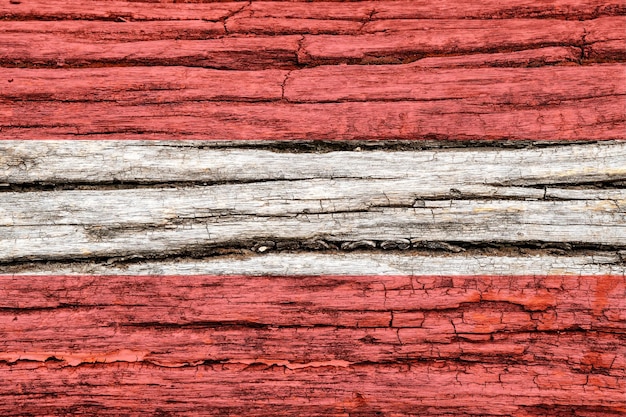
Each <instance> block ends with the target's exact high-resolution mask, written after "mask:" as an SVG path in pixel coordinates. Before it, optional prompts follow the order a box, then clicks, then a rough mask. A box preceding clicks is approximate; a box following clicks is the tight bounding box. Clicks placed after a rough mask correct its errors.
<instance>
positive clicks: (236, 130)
mask: <svg viewBox="0 0 626 417" xmlns="http://www.w3.org/2000/svg"><path fill="white" fill-rule="evenodd" d="M625 107H626V101H625V100H624V98H623V97H621V96H610V97H599V98H589V99H581V100H573V101H564V102H561V103H554V104H552V105H547V106H544V107H533V106H530V107H519V106H515V105H502V106H493V105H487V104H484V105H480V104H472V103H464V102H457V101H456V100H441V101H430V102H429V101H427V102H410V101H399V102H391V103H389V102H372V103H369V102H348V103H322V104H319V103H312V104H299V105H298V104H293V103H228V102H227V103H212V102H200V103H175V104H171V105H170V104H167V103H164V104H161V105H150V104H147V105H143V106H132V107H125V106H120V105H118V104H116V103H61V102H51V103H36V102H26V103H21V102H20V103H14V104H12V105H11V106H10V107H9V106H7V107H5V108H4V109H2V113H3V114H2V117H1V118H0V129H1V130H0V139H5V140H6V139H72V138H74V139H76V138H78V139H81V138H82V139H94V140H95V139H118V140H119V139H153V140H156V139H161V140H168V139H204V140H355V139H356V140H399V139H405V140H423V139H435V138H436V139H441V140H610V139H621V138H623V137H624V122H625V120H626V111H625Z"/></svg>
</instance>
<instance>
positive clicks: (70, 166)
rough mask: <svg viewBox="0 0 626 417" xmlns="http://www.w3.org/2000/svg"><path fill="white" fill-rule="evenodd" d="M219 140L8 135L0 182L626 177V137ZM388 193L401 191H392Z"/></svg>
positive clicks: (425, 187) (1, 151) (451, 184)
mask: <svg viewBox="0 0 626 417" xmlns="http://www.w3.org/2000/svg"><path fill="white" fill-rule="evenodd" d="M219 145H220V143H215V142H213V143H212V142H208V143H207V142H204V141H185V142H176V141H131V142H128V141H119V140H118V141H116V140H109V141H59V140H49V141H47V140H39V141H19V140H8V141H1V142H0V164H1V165H2V167H3V170H2V171H0V183H3V184H4V186H5V187H6V186H8V185H11V184H15V185H20V184H29V183H38V182H43V183H56V184H59V185H63V184H68V183H69V184H86V185H88V184H93V185H98V184H107V183H115V182H117V183H121V184H123V183H129V184H130V185H131V186H132V184H142V183H143V184H151V183H156V184H163V183H167V182H174V183H178V182H187V183H198V185H202V183H207V185H215V184H216V183H236V182H246V183H250V182H263V181H266V182H268V181H277V180H283V181H296V180H298V181H305V180H332V179H337V180H355V181H356V180H359V179H362V180H363V181H364V182H367V181H368V180H370V179H371V180H380V181H382V180H400V181H401V180H407V181H411V180H413V181H415V184H414V186H415V187H418V188H416V190H421V191H420V192H426V193H429V194H428V195H431V196H432V195H441V194H438V193H443V194H445V193H450V188H455V187H463V186H472V187H476V186H482V187H486V188H483V189H484V190H487V189H488V187H489V186H492V187H496V188H498V189H499V190H501V191H504V190H505V189H507V188H509V189H511V190H514V189H515V187H526V188H525V189H524V190H520V191H521V192H522V193H523V194H522V195H526V196H528V197H533V196H539V194H537V193H536V194H532V193H533V190H532V189H531V188H527V187H536V188H537V189H538V190H539V193H543V187H544V186H547V187H548V188H551V189H554V188H558V186H559V185H562V186H566V185H567V184H570V185H576V184H581V183H583V184H584V183H594V182H596V183H602V182H609V183H610V182H619V181H625V180H626V162H625V161H626V143H624V142H623V141H615V142H610V141H607V142H602V143H590V144H576V143H572V144H568V145H567V146H553V147H547V148H542V147H538V148H526V149H498V148H475V149H466V148H463V147H462V146H461V145H462V144H459V146H460V147H458V148H450V149H425V150H418V151H385V150H373V151H361V152H359V150H356V151H334V152H327V153H309V152H305V153H285V152H280V151H272V150H263V149H260V150H256V149H238V148H237V147H236V146H235V145H233V147H232V148H220V146H219ZM231 145H232V144H231ZM420 184H421V185H420ZM431 187H433V188H431ZM437 190H439V191H437ZM385 191H386V192H388V193H390V194H392V195H393V190H391V189H389V190H385ZM584 191H585V193H590V192H591V190H590V189H587V190H584ZM597 191H602V190H597ZM609 191H610V190H608V189H607V190H604V192H609ZM569 192H570V193H573V192H575V190H569ZM524 193H526V194H524ZM457 194H458V193H457ZM461 194H462V190H461ZM496 195H497V194H496ZM541 195H543V194H541ZM450 196H451V195H450Z"/></svg>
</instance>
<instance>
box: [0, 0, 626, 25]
mask: <svg viewBox="0 0 626 417" xmlns="http://www.w3.org/2000/svg"><path fill="white" fill-rule="evenodd" d="M149 3H150V4H146V2H124V1H117V0H116V1H107V0H96V1H93V0H71V1H64V0H48V1H41V0H33V1H28V2H26V1H23V2H18V1H15V2H12V3H5V4H2V6H1V7H0V16H2V17H3V18H5V19H6V18H9V19H21V20H24V19H41V20H46V19H89V20H93V19H102V20H115V19H119V18H122V19H128V20H159V19H179V20H197V19H203V20H213V21H219V20H226V19H228V18H229V16H234V15H242V16H246V15H254V16H258V17H274V18H296V19H299V18H300V19H329V18H330V19H333V20H339V19H343V20H355V21H367V20H368V19H442V18H443V19H445V18H483V19H484V18H487V19H494V18H510V17H518V18H523V17H540V18H550V17H557V18H570V19H573V18H578V19H588V18H593V17H597V16H602V15H609V16H611V15H617V14H625V13H626V7H624V5H623V4H622V3H621V2H619V1H602V0H587V1H584V0H559V1H554V2H550V3H549V4H546V3H539V4H538V3H536V2H533V1H529V0H514V1H507V2H506V3H502V2H499V1H495V0H489V1H482V2H480V4H470V3H458V2H443V3H441V4H439V7H436V8H435V7H431V6H430V5H429V4H427V3H423V4H422V3H415V2H412V1H406V0H405V1H359V2H335V1H321V2H320V1H314V2H310V1H306V2H287V1H254V2H252V3H249V2H243V1H240V2H237V1H233V2H222V1H202V2H195V1H194V2H173V1H163V2H158V3H156V4H155V3H154V2H149Z"/></svg>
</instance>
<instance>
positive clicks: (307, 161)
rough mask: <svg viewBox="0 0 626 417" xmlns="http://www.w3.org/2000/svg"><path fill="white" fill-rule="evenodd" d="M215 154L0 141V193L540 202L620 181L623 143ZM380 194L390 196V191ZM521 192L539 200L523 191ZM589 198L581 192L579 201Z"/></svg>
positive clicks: (181, 147) (209, 147)
mask: <svg viewBox="0 0 626 417" xmlns="http://www.w3.org/2000/svg"><path fill="white" fill-rule="evenodd" d="M589 82H591V83H593V81H589ZM218 145H219V143H215V142H204V141H184V142H177V141H131V142H128V141H119V140H108V141H60V140H49V141H42V140H34V141H16V140H7V141H0V167H1V168H0V183H4V184H5V185H9V184H15V185H20V184H29V183H38V182H43V183H56V184H59V185H62V184H67V183H69V184H94V185H97V184H100V183H130V184H137V183H147V184H150V183H157V184H158V183H166V182H175V183H176V182H187V183H198V184H199V185H200V184H202V183H205V182H206V183H208V184H210V185H214V184H216V183H236V182H262V181H275V180H284V181H295V180H332V179H337V180H359V179H362V181H363V182H364V183H366V182H367V181H368V180H379V181H382V180H400V183H401V181H402V180H407V181H414V184H413V186H414V187H417V188H415V190H416V191H417V190H419V192H426V193H427V195H431V196H432V195H441V194H438V193H449V192H450V188H457V189H459V190H461V191H462V188H463V187H468V186H469V187H477V186H481V187H485V188H483V190H488V189H489V188H488V187H489V186H492V187H497V188H498V189H500V190H502V191H504V190H505V189H506V188H509V189H510V190H514V189H515V187H537V189H538V190H539V192H542V191H543V187H544V186H547V187H548V188H550V191H551V192H553V191H554V189H555V188H558V187H559V185H561V186H567V185H568V184H569V185H579V184H581V183H583V184H584V183H593V182H597V183H601V182H609V183H610V182H615V181H625V180H626V142H624V141H616V142H601V143H590V144H576V143H571V144H569V145H567V146H554V147H547V148H541V147H539V148H525V149H498V148H473V149H472V148H463V147H462V142H459V143H458V146H459V148H450V149H425V150H418V151H395V152H391V151H384V150H382V151H381V150H375V151H362V152H358V151H356V152H355V151H339V152H337V151H335V152H327V153H312V152H306V153H283V152H280V151H276V152H274V151H270V150H255V149H238V148H237V147H232V148H220V147H219V146H218ZM231 145H232V144H231ZM233 146H234V145H233ZM292 188H293V187H292ZM429 190H431V191H429ZM437 190H438V191H437ZM328 191H329V192H330V191H331V190H328ZM384 191H386V192H388V193H389V194H391V195H393V190H392V189H387V190H384ZM598 191H600V190H598ZM609 191H610V190H603V192H609ZM520 192H522V195H525V196H529V197H533V196H536V195H538V194H532V193H533V190H532V189H530V188H526V189H525V190H521V191H520ZM568 192H569V193H575V192H576V191H575V190H569V191H568ZM589 192H591V190H590V189H589V188H587V189H586V190H585V193H589ZM457 194H458V193H457ZM461 194H462V193H461ZM496 196H497V193H496Z"/></svg>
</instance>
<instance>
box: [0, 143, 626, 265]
mask: <svg viewBox="0 0 626 417" xmlns="http://www.w3.org/2000/svg"><path fill="white" fill-rule="evenodd" d="M31 143H32V142H31ZM35 143H37V144H39V145H40V146H41V148H40V150H39V151H37V150H36V149H37V148H36V147H31V146H29V145H28V142H24V143H22V144H21V145H22V146H23V147H22V148H21V149H20V147H15V146H14V143H12V142H8V143H6V145H5V147H6V149H11V151H10V152H9V158H11V159H8V160H7V166H11V167H13V168H12V169H11V170H10V171H9V172H8V173H7V174H8V175H7V176H6V179H3V181H6V182H7V183H8V186H9V187H10V186H11V183H13V182H15V185H19V184H20V183H22V184H24V183H25V184H26V185H28V184H29V183H36V182H37V181H50V180H55V181H58V179H59V176H63V177H62V178H65V179H66V181H71V178H72V177H71V176H70V175H69V172H67V171H66V170H65V166H67V165H68V164H70V165H71V163H70V161H71V159H70V160H68V159H65V158H67V154H68V153H69V155H70V158H72V157H71V155H72V154H73V155H74V157H73V158H84V156H85V155H86V154H85V153H84V151H86V150H88V149H89V150H91V152H90V153H89V155H90V157H91V158H93V161H94V162H93V164H94V165H93V166H92V167H91V168H87V167H82V166H80V165H78V166H74V169H75V170H76V174H75V175H76V177H75V178H80V177H81V176H82V177H84V176H85V175H88V178H91V181H92V184H97V183H98V182H100V183H102V184H103V185H106V184H107V183H112V182H120V181H124V180H126V181H131V184H141V183H142V182H146V181H147V182H148V183H150V182H153V183H156V185H155V186H152V188H142V189H132V188H131V189H116V188H115V187H114V188H113V189H108V190H106V189H105V190H102V189H76V190H71V189H70V190H59V191H56V192H50V191H28V192H5V193H3V194H2V196H3V199H2V202H1V203H0V224H1V225H2V229H3V233H2V237H1V238H0V239H2V240H3V241H4V242H5V243H6V244H5V245H4V249H2V250H0V253H1V259H2V260H3V261H5V262H12V261H17V260H29V259H59V258H63V257H76V258H81V257H87V258H89V257H102V256H109V257H110V256H130V255H142V256H146V255H147V254H149V253H162V254H172V253H179V252H182V251H186V250H192V249H193V250H197V248H200V247H206V246H208V247H241V246H243V247H248V246H249V247H251V246H254V245H255V242H262V241H271V242H276V241H280V242H285V241H290V242H293V243H292V245H295V247H299V246H300V245H301V244H303V243H304V242H308V241H314V240H316V239H319V240H322V241H327V242H331V243H333V244H337V245H339V246H341V247H345V248H358V247H382V246H384V245H385V242H387V241H391V242H395V241H405V242H408V244H417V245H420V244H421V243H420V242H432V241H450V242H465V243H473V244H476V243H481V242H483V243H484V242H492V241H496V242H509V243H523V242H560V243H575V244H592V245H597V244H599V245H607V246H618V247H621V246H624V245H626V240H625V237H626V233H625V230H624V227H626V226H624V224H625V221H624V220H625V217H624V216H625V212H624V207H626V195H625V194H624V190H623V189H621V188H619V187H617V188H612V189H611V188H609V189H593V188H588V189H585V185H584V184H586V183H589V182H593V181H596V182H600V183H602V182H607V183H609V184H611V183H613V182H615V181H623V179H624V177H625V176H626V172H625V171H624V167H626V164H625V163H624V161H625V160H626V156H625V155H624V144H623V143H621V142H617V143H608V144H606V145H603V144H590V145H578V146H573V147H556V148H553V149H549V150H544V149H539V150H534V149H530V150H500V151H496V150H492V151H484V150H483V151H474V152H468V151H454V150H443V151H437V150H433V151H413V152H364V153H355V152H352V153H350V152H331V153H327V154H319V155H309V154H301V155H294V154H280V153H274V152H270V151H257V150H211V149H210V148H208V149H204V150H202V151H201V152H200V153H198V152H199V149H198V148H197V147H195V146H193V144H191V145H189V146H187V145H185V146H181V147H170V146H169V144H164V143H157V144H155V145H154V146H150V145H145V144H130V145H129V144H125V143H123V142H112V143H111V144H110V145H106V144H104V143H100V144H90V143H88V142H87V143H82V146H83V153H81V150H80V148H78V147H75V146H74V144H71V143H67V142H65V143H64V142H35ZM18 144H19V143H18ZM129 146H130V148H129ZM132 148H134V149H139V152H140V153H134V152H127V151H128V149H132ZM50 149H56V152H57V153H56V155H55V153H54V152H55V151H53V152H49V151H48V150H50ZM98 149H99V150H100V151H98ZM148 149H151V151H148ZM33 152H34V153H33ZM94 152H95V153H94ZM98 152H100V154H98ZM146 152H147V153H146ZM142 153H143V155H142ZM37 154H38V155H37ZM63 154H65V155H66V156H63ZM189 154H192V155H193V156H190V157H189V159H187V156H188V155H189ZM12 155H14V156H12ZM127 155H129V156H130V158H131V159H130V160H129V159H128V156H127ZM583 155H584V156H583ZM105 158H106V159H109V160H112V161H116V162H114V163H113V164H112V165H108V164H104V165H103V161H104V160H106V159H105ZM172 158H173V159H172ZM55 159H56V160H57V161H58V162H56V163H55V162H54V161H55ZM177 159H178V160H179V161H180V163H178V162H177ZM139 160H142V161H144V164H145V166H146V169H147V170H146V171H145V172H144V173H143V174H138V176H135V177H128V176H125V177H122V178H119V177H118V173H119V172H124V171H126V170H127V169H128V168H127V167H128V166H129V164H130V165H132V164H135V163H136V161H139ZM33 161H37V162H36V163H34V162H33ZM163 161H167V164H168V165H167V166H172V167H176V166H178V167H179V168H177V169H174V170H173V171H172V174H171V175H168V174H166V172H167V170H164V169H163V166H162V165H161V164H162V163H163ZM183 161H184V162H183ZM194 161H195V162H194ZM504 161H506V162H504ZM559 161H560V162H559ZM85 163H86V164H89V163H90V162H89V159H84V160H83V161H82V164H85ZM26 164H28V165H26ZM55 164H56V166H58V168H57V169H56V171H57V173H56V174H55V169H54V168H53V167H54V166H55ZM116 164H117V165H116ZM36 165H39V166H40V167H41V168H36ZM103 166H104V167H106V168H102V167H103ZM151 166H153V167H154V168H150V167H151ZM141 167H142V163H140V164H139V165H134V166H133V168H134V169H135V170H138V171H137V172H138V173H140V172H141V170H142V168H141ZM181 167H184V168H181ZM44 168H45V169H44ZM42 169H43V170H44V171H45V174H44V173H43V171H42ZM152 169H155V170H158V172H160V173H161V176H160V177H156V178H155V177H154V176H152V177H151V175H154V172H155V171H153V170H152ZM38 170H39V172H40V173H39V174H37V172H38ZM89 171H91V172H94V173H95V174H89ZM177 171H178V172H177ZM25 173H28V174H26V175H24V174H25ZM129 173H132V171H130V172H129ZM50 175H52V176H50ZM92 175H95V176H92ZM46 176H47V177H46ZM181 178H184V179H185V180H186V181H190V180H191V181H197V183H196V182H192V183H184V184H181V187H182V188H180V189H171V188H169V187H167V186H163V185H160V184H162V183H166V182H167V181H174V180H181ZM75 180H76V179H74V181H75ZM81 183H84V180H82V181H80V182H79V184H76V185H75V186H80V184H81ZM551 184H552V185H551ZM581 185H582V188H580V186H581ZM568 186H570V187H571V186H578V187H579V188H578V189H576V190H568ZM122 188H124V187H122ZM570 192H571V197H570V196H569V193H570ZM405 246H406V245H405Z"/></svg>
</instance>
